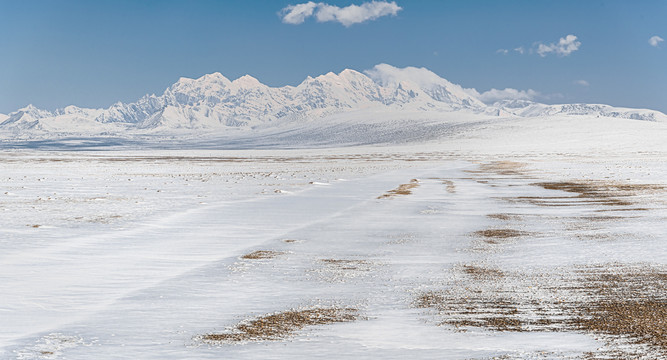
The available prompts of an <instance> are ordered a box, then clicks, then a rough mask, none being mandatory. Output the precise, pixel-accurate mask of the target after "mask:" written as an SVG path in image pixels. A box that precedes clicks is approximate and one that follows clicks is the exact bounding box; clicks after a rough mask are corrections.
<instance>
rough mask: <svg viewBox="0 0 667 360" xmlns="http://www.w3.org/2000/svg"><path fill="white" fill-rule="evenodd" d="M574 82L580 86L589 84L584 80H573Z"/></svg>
mask: <svg viewBox="0 0 667 360" xmlns="http://www.w3.org/2000/svg"><path fill="white" fill-rule="evenodd" d="M574 83H575V84H577V85H581V86H591V84H589V83H588V81H586V80H575V81H574Z"/></svg>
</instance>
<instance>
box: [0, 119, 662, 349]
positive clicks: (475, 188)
mask: <svg viewBox="0 0 667 360" xmlns="http://www.w3.org/2000/svg"><path fill="white" fill-rule="evenodd" d="M426 120H428V119H426ZM406 121H408V119H406ZM452 121H454V120H452ZM326 126H333V127H335V129H336V131H330V130H329V129H327V130H324V128H326ZM346 126H349V127H351V128H353V127H354V126H355V125H354V124H353V123H346V122H345V121H340V122H336V123H334V124H330V125H322V127H323V130H322V134H323V135H322V136H323V137H324V136H325V134H334V133H336V132H345V131H346V130H345V128H346ZM666 127H667V124H665V123H661V122H648V121H634V120H626V119H618V118H597V117H588V116H580V117H572V116H553V117H549V118H541V119H531V118H528V119H524V118H520V119H516V118H512V119H505V120H499V121H491V122H479V123H476V125H475V126H468V127H460V128H458V130H457V131H450V132H443V133H441V134H439V135H438V136H436V137H433V138H428V141H421V142H411V143H408V144H405V145H403V146H398V145H392V146H377V145H374V146H365V147H364V146H357V147H346V148H328V149H305V148H304V149H297V150H275V149H273V150H187V149H185V150H179V151H166V150H142V151H135V152H132V151H128V150H124V151H105V152H83V151H82V152H44V151H29V150H21V151H16V150H15V151H4V152H2V153H0V166H1V168H2V171H1V172H0V185H1V186H2V192H1V193H0V211H1V213H2V217H1V218H0V219H2V220H0V222H1V225H2V226H0V294H2V301H1V302H0V319H1V321H0V324H1V325H0V358H2V359H59V358H62V359H65V358H66V359H91V358H95V359H128V358H136V359H186V358H191V359H219V358H234V359H256V358H271V359H294V358H296V359H299V358H304V359H311V358H319V357H327V358H383V359H404V358H424V359H433V358H438V359H463V358H465V359H491V358H494V357H501V358H508V359H575V358H584V357H586V356H592V358H605V357H608V356H611V355H614V354H615V355H616V356H620V357H621V358H643V359H655V358H660V357H661V356H664V349H661V348H659V347H658V348H655V347H650V346H649V347H647V345H645V344H641V343H640V344H637V343H634V342H632V341H629V340H628V339H627V338H624V337H622V336H613V335H609V334H604V333H600V332H595V331H584V330H581V329H579V330H578V329H573V328H571V327H567V326H565V325H563V326H564V327H563V328H557V326H558V322H557V320H558V319H559V316H564V315H563V314H561V313H559V311H561V310H562V309H561V307H559V306H561V305H559V304H563V303H565V304H570V303H572V302H576V304H586V301H592V300H591V299H589V298H586V297H585V296H584V295H585V294H583V293H582V294H580V293H572V292H568V291H571V290H570V289H573V288H576V286H577V284H579V283H577V282H576V281H577V276H579V275H577V274H581V273H582V272H585V271H587V269H590V268H591V267H593V268H595V269H597V270H596V271H603V270H604V271H607V270H609V271H612V270H613V269H617V268H620V269H626V268H627V269H630V270H633V269H640V270H641V271H644V272H646V271H648V270H646V269H652V270H651V271H654V272H657V273H659V274H660V273H661V274H664V273H665V269H666V267H667V263H666V262H667V261H666V259H667V251H666V250H667V248H666V242H665V237H666V236H667V233H666V232H665V227H664V220H665V218H667V210H666V204H667V190H666V189H667V182H665V179H667V164H666V163H665V161H666V160H665V159H667V156H666V155H667V145H665V142H664V136H663V134H665V133H666V132H665V131H666V130H667V129H666ZM392 129H395V128H394V127H392ZM350 131H351V130H350ZM313 134H314V130H313V129H309V130H308V132H307V134H302V133H300V132H299V128H298V127H295V128H294V129H292V130H291V131H288V132H286V133H275V134H273V135H272V136H273V137H272V139H278V140H280V139H282V140H281V141H283V143H293V142H292V140H285V139H298V138H299V137H300V136H304V137H305V136H306V135H307V136H312V135H313ZM311 138H312V137H311ZM246 141H247V142H248V144H249V145H254V144H255V143H253V142H252V140H250V137H249V138H248V139H247V140H246ZM257 141H259V140H257ZM545 183H563V184H579V185H577V186H580V187H584V188H585V189H588V190H580V191H582V192H584V193H582V194H577V193H571V192H567V191H562V190H554V189H553V188H554V187H555V186H556V185H551V186H547V185H544V184H545ZM402 184H403V185H406V184H407V185H409V186H403V187H401V185H402ZM410 184H412V185H410ZM540 184H542V185H540ZM581 184H585V185H581ZM571 186H573V185H571ZM586 186H587V187H586ZM401 188H403V189H410V191H408V192H405V191H403V192H401V191H398V190H396V189H401ZM589 188H594V189H597V190H595V191H594V190H590V189H589ZM600 189H603V190H604V191H603V190H600ZM633 189H638V190H636V191H635V190H633ZM392 190H395V191H393V192H392ZM596 191H597V192H596ZM612 191H616V193H612V194H611V195H610V194H609V193H608V192H612ZM383 195H384V196H383ZM508 229H509V230H511V231H515V232H517V233H518V234H520V235H518V236H513V237H512V236H510V237H508V238H493V237H492V236H493V235H489V236H488V237H485V236H486V235H484V234H486V233H485V232H484V231H487V230H491V231H493V230H508ZM480 234H481V235H480ZM257 250H264V251H271V252H273V254H275V256H274V257H273V258H267V259H252V258H251V259H246V258H243V257H242V256H243V255H244V254H250V253H252V252H253V251H257ZM471 269H473V270H474V269H492V270H489V271H490V272H489V273H490V274H491V275H492V276H496V277H491V279H490V280H489V278H485V277H475V276H474V275H471V274H474V273H472V272H471ZM599 269H603V270H599ZM634 273H636V271H635V272H634ZM497 274H502V275H497ZM662 286H664V283H662ZM584 289H585V287H584ZM428 294H436V295H437V296H441V297H442V298H443V299H448V301H451V303H449V304H450V305H451V304H459V303H465V301H470V302H468V303H467V304H468V305H466V306H467V307H463V308H460V309H458V308H450V307H442V306H445V305H443V304H437V303H434V304H432V305H430V306H424V304H423V301H422V302H421V303H420V299H423V298H424V296H427V295H428ZM438 294H441V295H438ZM658 295H659V296H663V297H664V294H658ZM437 296H435V297H433V299H435V300H437V299H439V298H438V297H437ZM464 299H469V300H464ZM659 300H660V299H659ZM577 301H578V302H577ZM660 301H664V299H662V300H660ZM495 303H499V304H501V305H502V307H501V308H500V310H499V309H496V308H493V304H495ZM420 304H422V305H420ZM503 304H510V305H503ZM512 304H515V305H512ZM318 306H320V307H321V306H341V307H354V308H357V309H358V310H359V314H360V317H359V318H358V319H357V320H356V321H352V322H345V323H338V324H329V325H317V326H311V327H306V328H304V329H301V330H299V331H297V332H295V333H293V334H291V335H290V336H288V337H287V338H284V339H276V340H266V341H253V340H251V341H248V342H241V343H235V344H227V343H207V342H204V341H203V340H202V336H203V335H206V334H211V333H225V332H229V331H231V328H232V327H234V326H235V325H236V324H237V323H238V322H239V321H244V320H246V321H248V320H252V319H253V318H256V317H258V316H262V315H265V314H270V313H275V312H281V311H286V310H289V309H293V308H312V307H315V308H316V307H318ZM451 306H454V305H451ZM507 306H516V312H510V313H507V312H503V311H506V310H502V309H505V307H507ZM487 307H488V308H487ZM467 308H471V309H473V310H465V309H467ZM466 311H468V312H471V314H468V313H466ZM498 311H500V312H499V313H498ZM545 312H546V313H547V314H552V315H548V316H552V317H550V318H548V319H547V320H549V321H554V324H556V325H554V326H556V329H551V330H549V329H548V328H540V326H539V325H523V326H524V328H523V330H524V331H518V330H517V329H515V328H505V329H503V328H502V327H501V328H498V326H499V325H495V327H494V326H491V325H488V324H491V323H488V324H487V325H484V324H485V322H484V321H488V320H484V319H485V318H484V316H490V315H489V314H492V315H493V316H509V317H510V320H513V321H519V322H521V321H524V322H527V321H531V319H533V318H534V317H535V316H538V317H539V316H547V315H544V313H545ZM571 313H572V310H571V309H570V310H569V312H565V315H567V316H569V315H568V314H571ZM499 314H500V315H499ZM503 314H505V315H503ZM540 314H542V315H540ZM480 319H481V320H480ZM457 321H458V322H457ZM475 321H477V322H475ZM453 324H458V325H456V326H455V325H453ZM465 324H467V325H465ZM531 326H533V327H531ZM554 330H560V331H554ZM661 351H662V352H661ZM610 354H611V355H610ZM619 354H620V355H619Z"/></svg>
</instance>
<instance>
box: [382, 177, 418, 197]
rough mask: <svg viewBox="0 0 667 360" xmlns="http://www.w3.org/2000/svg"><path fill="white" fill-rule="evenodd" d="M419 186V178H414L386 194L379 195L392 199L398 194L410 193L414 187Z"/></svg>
mask: <svg viewBox="0 0 667 360" xmlns="http://www.w3.org/2000/svg"><path fill="white" fill-rule="evenodd" d="M418 186H419V180H417V179H412V180H410V182H409V183H407V184H401V185H399V186H398V187H397V188H396V189H393V190H389V191H387V193H386V194H382V195H380V196H378V199H391V198H393V197H395V196H397V195H410V194H412V189H414V188H416V187H418Z"/></svg>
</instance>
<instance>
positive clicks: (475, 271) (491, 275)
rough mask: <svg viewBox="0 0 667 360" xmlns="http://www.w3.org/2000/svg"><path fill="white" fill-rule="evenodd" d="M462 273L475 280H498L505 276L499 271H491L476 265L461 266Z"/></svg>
mask: <svg viewBox="0 0 667 360" xmlns="http://www.w3.org/2000/svg"><path fill="white" fill-rule="evenodd" d="M463 272H464V273H466V274H468V275H470V276H472V277H473V278H475V279H498V278H502V277H504V276H505V273H503V272H502V271H501V270H499V269H491V268H487V267H482V266H476V265H463Z"/></svg>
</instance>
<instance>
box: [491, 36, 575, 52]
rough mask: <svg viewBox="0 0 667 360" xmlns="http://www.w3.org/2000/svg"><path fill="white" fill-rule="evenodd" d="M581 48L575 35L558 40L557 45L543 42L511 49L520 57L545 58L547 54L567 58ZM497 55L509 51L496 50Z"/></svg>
mask: <svg viewBox="0 0 667 360" xmlns="http://www.w3.org/2000/svg"><path fill="white" fill-rule="evenodd" d="M580 46H581V41H577V37H576V36H575V35H572V34H570V35H567V36H565V37H562V38H560V40H558V42H557V43H549V44H545V43H543V42H536V43H534V44H533V45H532V46H528V47H525V46H518V47H515V48H514V49H512V50H513V51H514V52H517V53H519V54H520V55H524V54H538V55H539V56H541V57H546V56H547V55H549V54H556V55H558V56H561V57H562V56H568V55H570V54H572V53H573V52H575V51H577V50H579V47H580ZM496 52H497V53H502V54H505V55H507V54H508V53H509V50H507V49H498V50H497V51H496Z"/></svg>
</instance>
